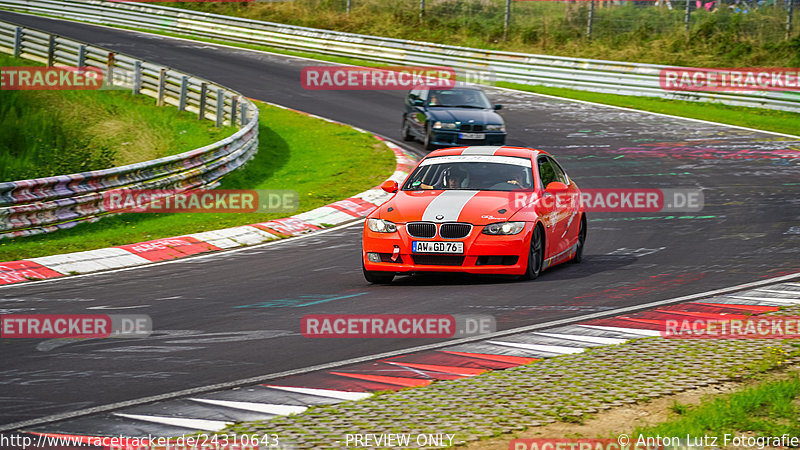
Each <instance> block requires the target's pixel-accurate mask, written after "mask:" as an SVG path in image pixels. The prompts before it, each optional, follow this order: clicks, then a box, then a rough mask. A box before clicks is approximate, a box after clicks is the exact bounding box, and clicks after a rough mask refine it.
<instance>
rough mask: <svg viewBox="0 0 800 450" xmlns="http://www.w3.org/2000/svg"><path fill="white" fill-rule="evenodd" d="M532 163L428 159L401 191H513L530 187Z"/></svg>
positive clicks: (476, 157) (497, 159)
mask: <svg viewBox="0 0 800 450" xmlns="http://www.w3.org/2000/svg"><path fill="white" fill-rule="evenodd" d="M532 174H533V172H532V170H531V161H530V159H527V158H517V157H511V156H483V155H469V156H466V155H465V156H439V157H433V158H428V159H426V160H425V161H423V162H422V163H421V164H420V165H419V167H417V169H416V170H415V171H414V173H412V174H411V176H409V177H408V180H407V181H406V183H405V185H404V186H403V190H404V191H417V190H421V189H440V190H455V189H466V190H479V191H514V190H519V189H531V188H532V187H533V175H532Z"/></svg>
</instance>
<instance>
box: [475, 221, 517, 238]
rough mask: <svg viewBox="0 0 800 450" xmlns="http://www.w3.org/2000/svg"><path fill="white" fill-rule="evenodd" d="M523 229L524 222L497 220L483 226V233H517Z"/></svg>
mask: <svg viewBox="0 0 800 450" xmlns="http://www.w3.org/2000/svg"><path fill="white" fill-rule="evenodd" d="M524 229H525V222H498V223H490V224H489V225H486V226H485V227H483V234H503V235H508V234H519V232H520V231H522V230H524Z"/></svg>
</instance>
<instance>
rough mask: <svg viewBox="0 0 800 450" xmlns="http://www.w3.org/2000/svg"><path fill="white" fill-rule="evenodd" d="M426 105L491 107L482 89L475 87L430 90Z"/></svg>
mask: <svg viewBox="0 0 800 450" xmlns="http://www.w3.org/2000/svg"><path fill="white" fill-rule="evenodd" d="M427 105H428V106H441V107H445V108H446V107H451V108H452V107H462V108H482V109H490V108H491V107H492V105H491V103H490V102H489V99H488V98H486V94H484V93H483V91H479V90H475V89H440V90H431V91H430V95H429V99H428V102H427Z"/></svg>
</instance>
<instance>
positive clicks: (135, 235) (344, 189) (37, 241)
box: [0, 102, 395, 261]
mask: <svg viewBox="0 0 800 450" xmlns="http://www.w3.org/2000/svg"><path fill="white" fill-rule="evenodd" d="M256 104H257V105H258V107H259V111H260V112H261V115H260V122H259V150H258V153H257V154H256V156H255V158H253V159H252V160H251V161H250V162H248V163H247V165H246V166H245V167H244V168H242V169H239V170H238V171H236V172H234V173H232V174H230V175H228V176H227V177H225V178H224V179H223V181H222V185H221V186H220V188H221V189H291V190H295V191H297V192H298V193H299V195H300V204H299V209H298V211H297V212H298V213H299V212H303V211H308V210H311V209H314V208H317V207H319V206H323V205H326V204H328V203H330V202H332V201H335V200H340V199H343V198H347V197H349V196H352V195H354V194H357V193H359V192H362V191H364V190H366V189H369V188H371V187H373V186H376V185H378V184H380V183H381V182H382V181H383V180H385V179H386V178H388V177H389V176H390V175H391V174H392V172H393V171H394V167H395V160H394V154H393V153H392V152H391V151H390V150H389V149H388V148H387V147H386V145H384V144H383V143H382V142H380V141H378V140H377V139H375V138H374V137H372V136H371V135H370V134H365V133H360V132H358V131H355V130H353V129H352V128H350V127H348V126H346V125H338V124H333V123H328V122H325V121H322V120H319V119H314V118H311V117H308V116H306V115H303V114H299V113H296V112H293V111H287V110H284V109H280V108H277V107H273V106H269V105H267V104H264V103H261V102H256ZM287 215H288V214H283V213H281V214H264V213H252V214H237V213H227V214H214V213H197V214H150V213H142V214H121V215H118V216H113V217H107V218H105V219H103V220H101V221H99V222H97V223H85V224H79V225H77V226H75V227H74V228H70V229H67V230H61V231H58V232H55V233H51V234H46V235H41V236H31V237H27V238H17V239H5V240H0V261H12V260H19V259H25V258H33V257H37V256H45V255H52V254H57V253H67V252H76V251H83V250H91V249H96V248H104V247H110V246H115V245H122V244H128V243H133V242H142V241H148V240H152V239H158V238H163V237H170V236H178V235H181V234H188V233H196V232H200V231H207V230H216V229H220V228H225V227H232V226H237V225H247V224H251V223H257V222H263V221H266V220H271V219H276V218H280V217H286V216H287Z"/></svg>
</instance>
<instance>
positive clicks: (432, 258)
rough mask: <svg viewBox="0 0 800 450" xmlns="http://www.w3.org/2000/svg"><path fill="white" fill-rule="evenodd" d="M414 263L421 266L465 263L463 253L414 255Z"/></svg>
mask: <svg viewBox="0 0 800 450" xmlns="http://www.w3.org/2000/svg"><path fill="white" fill-rule="evenodd" d="M411 257H412V258H413V259H414V264H417V265H420V266H460V265H463V264H464V256H462V255H412V256H411Z"/></svg>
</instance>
